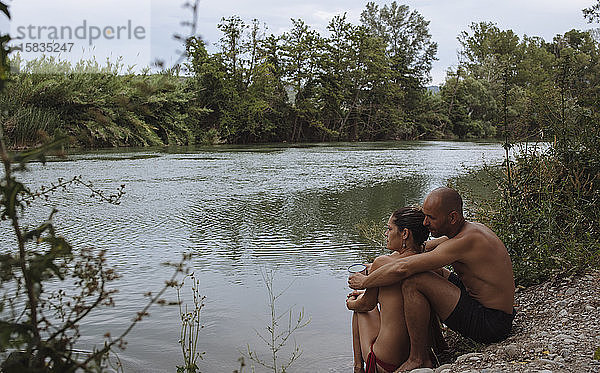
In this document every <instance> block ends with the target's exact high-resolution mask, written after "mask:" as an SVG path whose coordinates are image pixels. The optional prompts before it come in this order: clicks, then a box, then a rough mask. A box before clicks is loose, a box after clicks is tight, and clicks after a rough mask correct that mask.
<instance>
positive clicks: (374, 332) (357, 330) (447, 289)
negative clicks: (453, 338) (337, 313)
mask: <svg viewBox="0 0 600 373" xmlns="http://www.w3.org/2000/svg"><path fill="white" fill-rule="evenodd" d="M429 233H431V235H432V236H433V237H436V238H435V239H433V240H429V241H426V240H427V238H428V236H429ZM386 237H387V248H388V249H390V250H393V251H394V252H393V253H392V254H390V255H382V256H379V257H377V259H375V261H374V262H373V263H372V264H371V266H370V268H368V273H367V274H362V273H357V274H354V275H351V276H350V278H349V279H348V284H349V285H350V287H351V288H352V289H366V290H364V291H354V292H352V293H351V294H350V295H348V298H347V300H346V306H347V307H348V309H350V310H352V311H354V314H353V316H352V338H353V350H354V371H355V372H365V368H364V362H366V372H367V373H371V372H394V371H396V370H398V369H400V370H401V371H410V370H411V369H415V368H420V367H432V365H433V362H432V359H431V355H430V350H431V346H432V344H433V343H434V340H435V339H437V338H436V337H440V333H439V329H438V327H439V323H438V318H439V319H440V320H442V321H443V323H444V324H446V325H447V326H448V327H449V328H451V329H452V330H455V331H457V332H458V333H460V334H462V335H463V336H465V337H469V338H471V339H473V340H475V341H478V342H483V343H491V342H497V341H500V340H502V339H505V338H506V337H507V336H508V334H509V333H510V330H511V327H512V321H513V318H514V314H515V313H514V309H513V303H514V293H515V284H514V278H513V271H512V263H511V261H510V257H509V255H508V252H507V250H506V247H505V246H504V244H503V243H502V241H501V240H500V239H499V238H498V237H497V236H496V235H495V234H494V232H492V231H491V230H490V229H489V228H487V227H486V226H484V225H482V224H479V223H474V222H468V221H466V220H465V218H464V217H463V207H462V199H461V197H460V195H459V194H458V193H457V192H456V191H455V190H453V189H451V188H438V189H435V190H434V191H432V192H431V193H430V194H429V195H428V196H427V197H426V198H425V201H424V203H423V208H422V209H418V208H412V207H405V208H401V209H399V210H397V211H395V212H394V213H393V214H392V215H391V216H390V218H389V221H388V224H387V230H386ZM448 265H451V266H452V269H453V272H450V271H449V270H448V269H446V268H445V267H446V266H448ZM377 304H379V308H378V307H377Z"/></svg>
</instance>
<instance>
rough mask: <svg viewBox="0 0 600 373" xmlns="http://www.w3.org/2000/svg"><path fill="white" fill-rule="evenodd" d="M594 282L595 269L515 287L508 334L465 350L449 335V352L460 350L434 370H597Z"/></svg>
mask: <svg viewBox="0 0 600 373" xmlns="http://www.w3.org/2000/svg"><path fill="white" fill-rule="evenodd" d="M599 285H600V271H599V270H593V271H589V272H588V273H586V274H584V275H578V276H571V277H566V278H563V279H559V280H551V281H547V282H544V283H542V284H540V285H536V286H531V287H529V288H526V289H520V291H518V292H517V294H516V298H515V302H516V307H515V308H516V309H517V316H516V317H515V321H514V328H513V333H512V334H511V336H510V337H509V338H508V339H506V340H505V341H503V342H500V343H495V344H492V345H488V346H481V347H480V348H474V350H475V352H468V353H464V352H465V350H464V347H465V346H464V345H462V344H461V340H460V339H458V338H457V337H456V336H455V335H452V334H449V335H448V337H449V340H450V341H449V345H450V351H451V352H454V354H456V353H461V352H459V351H460V350H461V349H462V355H460V356H458V357H457V358H456V359H455V360H454V361H453V362H452V363H451V364H445V365H442V366H440V367H439V368H437V369H435V373H442V372H443V373H452V372H481V373H496V372H498V373H499V372H545V373H550V372H551V373H558V372H600V361H599V360H595V359H594V351H595V350H596V349H598V348H600V286H599ZM457 342H458V345H459V346H456V344H457ZM457 349H458V350H459V351H457ZM472 351H473V350H472ZM423 372H424V371H423Z"/></svg>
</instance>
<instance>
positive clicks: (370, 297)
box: [346, 288, 379, 312]
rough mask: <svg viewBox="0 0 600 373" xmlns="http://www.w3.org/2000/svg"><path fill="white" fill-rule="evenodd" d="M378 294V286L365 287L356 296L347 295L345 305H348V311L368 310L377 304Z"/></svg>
mask: <svg viewBox="0 0 600 373" xmlns="http://www.w3.org/2000/svg"><path fill="white" fill-rule="evenodd" d="M378 296H379V288H371V289H367V290H366V291H365V292H364V293H362V294H360V295H358V296H351V297H348V299H346V307H348V309H349V310H350V311H356V312H369V311H371V310H372V309H373V308H375V306H377V297H378Z"/></svg>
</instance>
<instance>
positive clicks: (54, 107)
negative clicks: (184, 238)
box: [0, 2, 600, 147]
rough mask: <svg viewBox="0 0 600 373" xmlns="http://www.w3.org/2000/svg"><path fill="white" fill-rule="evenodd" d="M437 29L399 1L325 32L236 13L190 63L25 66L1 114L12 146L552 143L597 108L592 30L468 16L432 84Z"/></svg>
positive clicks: (2, 101)
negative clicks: (280, 28)
mask: <svg viewBox="0 0 600 373" xmlns="http://www.w3.org/2000/svg"><path fill="white" fill-rule="evenodd" d="M428 24H429V22H428V21H426V20H425V19H424V18H423V17H422V16H421V15H420V14H419V13H418V12H416V11H414V10H413V11H411V10H410V9H409V8H408V6H406V5H398V4H397V3H396V2H393V3H391V4H389V5H384V6H382V7H380V6H378V5H376V4H374V3H368V4H367V6H366V8H365V10H364V11H363V12H362V14H361V17H360V24H359V25H354V24H351V23H350V22H349V21H348V20H347V19H346V16H345V15H340V16H336V17H334V18H333V19H332V20H331V22H330V23H329V25H328V27H327V29H328V33H327V35H320V34H319V33H318V32H316V31H315V30H312V29H311V28H310V27H309V26H308V25H306V24H305V23H304V22H303V21H302V20H300V19H292V25H291V28H290V30H289V31H287V32H285V33H283V34H281V35H273V34H267V28H266V26H264V25H262V24H261V23H260V22H259V21H258V20H252V21H251V22H250V23H246V22H244V21H243V20H242V19H240V18H239V17H237V16H232V17H229V18H224V19H222V20H221V22H220V23H219V24H218V26H217V27H218V28H219V30H220V31H221V33H222V37H221V39H220V40H219V42H218V43H217V48H218V50H217V52H215V53H209V52H208V50H207V47H206V45H205V43H204V42H203V40H202V39H200V38H197V37H192V38H188V39H187V40H185V46H186V52H187V60H186V62H185V63H184V64H183V65H182V66H179V67H177V68H175V69H171V70H169V71H164V72H162V73H160V74H151V73H149V72H146V73H142V74H132V73H128V74H122V73H118V70H119V66H118V65H108V66H105V67H101V66H98V65H97V64H95V63H94V62H82V63H80V64H78V65H76V66H70V65H68V64H65V63H61V62H58V61H55V60H52V59H49V58H45V59H42V60H38V61H34V62H33V63H29V64H26V65H25V66H24V68H23V69H21V71H20V72H19V73H18V74H13V75H12V76H11V82H10V84H9V85H8V87H7V90H6V91H5V92H4V93H3V94H2V96H0V105H2V107H3V108H5V110H3V111H2V112H1V113H0V119H1V120H3V121H4V122H5V123H7V132H8V133H7V135H8V136H9V138H10V139H12V141H13V144H14V145H15V146H21V145H28V144H32V143H36V142H41V140H43V139H44V138H45V137H52V136H55V135H56V134H64V135H68V136H70V137H71V138H72V139H73V143H74V144H76V145H80V146H85V147H106V146H127V145H130V146H146V145H186V144H197V143H221V142H224V143H234V144H237V143H257V142H282V141H286V142H312V141H377V140H390V139H437V138H461V139H469V138H489V137H506V136H512V137H514V138H519V139H521V138H526V137H544V138H548V133H547V131H544V129H545V128H547V127H548V124H549V123H565V122H566V121H567V120H568V118H567V117H569V116H573V115H591V116H597V114H598V86H599V85H598V78H599V77H600V72H599V71H598V68H599V67H598V66H599V57H598V51H599V48H598V37H597V36H598V35H597V33H595V32H592V31H577V30H573V31H570V32H568V33H566V34H564V35H559V36H557V37H555V38H554V39H553V40H552V41H545V40H543V39H542V38H539V37H527V36H524V37H522V38H520V37H519V36H517V35H515V34H514V32H512V31H511V30H500V29H499V28H498V27H497V26H495V25H494V24H491V23H478V24H473V25H472V26H471V28H470V30H468V31H465V32H463V33H461V34H460V35H459V41H460V44H461V50H460V53H459V55H460V61H459V64H458V67H456V68H452V69H449V70H448V74H447V77H446V82H445V84H443V85H442V86H441V87H440V91H439V92H430V91H428V90H427V89H426V85H427V84H428V81H429V74H430V71H431V63H432V61H433V60H434V58H435V54H436V50H437V45H436V44H435V43H434V42H433V41H432V40H431V35H430V33H429V30H428ZM91 71H94V73H90V72H91ZM40 72H44V73H43V74H41V73H40ZM82 73H83V74H82Z"/></svg>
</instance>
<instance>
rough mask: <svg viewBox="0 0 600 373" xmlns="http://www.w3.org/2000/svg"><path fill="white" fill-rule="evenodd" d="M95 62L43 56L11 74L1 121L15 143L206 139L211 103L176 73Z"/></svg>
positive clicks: (82, 144)
mask: <svg viewBox="0 0 600 373" xmlns="http://www.w3.org/2000/svg"><path fill="white" fill-rule="evenodd" d="M122 69H123V67H122V66H121V65H119V64H118V63H117V64H111V63H107V64H105V65H100V64H98V63H97V62H95V61H82V62H80V63H78V64H76V65H71V64H69V63H67V62H64V61H63V62H61V61H58V60H55V59H53V58H42V59H40V60H36V61H34V62H32V63H28V64H26V65H25V67H24V69H23V71H21V72H20V73H19V74H12V75H11V79H10V81H9V82H8V84H7V85H6V89H5V90H4V92H3V93H2V94H1V95H0V106H1V107H2V108H3V110H2V112H1V113H0V121H2V122H3V123H5V132H6V136H7V138H8V140H9V143H10V145H12V147H30V146H35V145H39V144H41V143H44V142H46V141H48V140H49V139H50V138H53V137H56V136H67V137H68V138H69V142H70V145H71V146H80V147H86V148H98V147H116V146H157V145H158V146H160V145H188V144H195V143H203V142H205V141H206V140H205V131H203V129H202V128H200V122H201V120H202V117H203V116H204V115H206V113H207V110H206V109H203V108H198V107H197V106H196V105H194V98H195V93H194V91H193V89H192V87H191V86H190V84H189V82H188V81H187V80H186V79H182V78H181V77H178V76H177V75H176V74H174V73H171V72H163V73H160V74H133V73H123V72H122Z"/></svg>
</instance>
